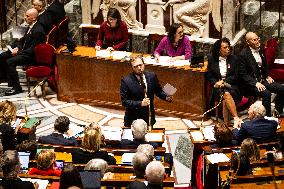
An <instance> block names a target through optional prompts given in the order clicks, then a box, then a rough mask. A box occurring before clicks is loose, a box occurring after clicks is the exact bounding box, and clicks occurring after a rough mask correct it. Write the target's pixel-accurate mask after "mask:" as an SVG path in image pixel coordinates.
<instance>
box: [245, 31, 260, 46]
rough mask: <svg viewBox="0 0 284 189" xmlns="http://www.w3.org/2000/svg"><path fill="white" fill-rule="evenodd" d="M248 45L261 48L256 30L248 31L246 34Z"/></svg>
mask: <svg viewBox="0 0 284 189" xmlns="http://www.w3.org/2000/svg"><path fill="white" fill-rule="evenodd" d="M245 38H246V42H247V44H248V46H249V47H250V48H252V49H255V50H256V49H259V47H260V38H259V37H258V35H257V34H256V33H254V32H248V33H247V34H246V36H245Z"/></svg>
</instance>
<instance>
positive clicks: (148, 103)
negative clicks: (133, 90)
mask: <svg viewBox="0 0 284 189" xmlns="http://www.w3.org/2000/svg"><path fill="white" fill-rule="evenodd" d="M149 105H150V99H149V98H144V99H143V100H142V102H141V106H149Z"/></svg>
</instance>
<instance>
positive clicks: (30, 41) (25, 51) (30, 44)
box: [13, 22, 45, 57]
mask: <svg viewBox="0 0 284 189" xmlns="http://www.w3.org/2000/svg"><path fill="white" fill-rule="evenodd" d="M43 42H45V32H44V29H43V27H42V25H41V24H40V23H38V22H36V23H35V24H34V26H33V27H32V29H31V30H30V32H29V33H26V34H25V35H24V36H23V37H22V38H21V39H20V40H19V41H18V42H17V43H15V44H13V48H14V47H18V48H19V53H18V55H27V56H30V57H33V56H34V47H35V46H36V45H38V44H40V43H43Z"/></svg>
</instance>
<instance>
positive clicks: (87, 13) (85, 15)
mask: <svg viewBox="0 0 284 189" xmlns="http://www.w3.org/2000/svg"><path fill="white" fill-rule="evenodd" d="M91 6H92V5H91V0H81V8H82V23H83V24H91V22H92V19H91Z"/></svg>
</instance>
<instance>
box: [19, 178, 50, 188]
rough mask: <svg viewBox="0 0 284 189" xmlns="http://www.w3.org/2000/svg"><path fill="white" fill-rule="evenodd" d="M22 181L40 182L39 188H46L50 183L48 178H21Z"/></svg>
mask: <svg viewBox="0 0 284 189" xmlns="http://www.w3.org/2000/svg"><path fill="white" fill-rule="evenodd" d="M21 180H22V181H30V182H32V183H35V182H36V183H38V185H39V187H38V189H46V188H47V185H48V183H49V182H48V180H41V179H32V178H21Z"/></svg>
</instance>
